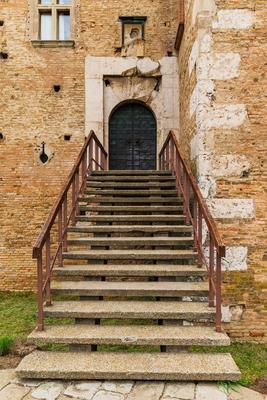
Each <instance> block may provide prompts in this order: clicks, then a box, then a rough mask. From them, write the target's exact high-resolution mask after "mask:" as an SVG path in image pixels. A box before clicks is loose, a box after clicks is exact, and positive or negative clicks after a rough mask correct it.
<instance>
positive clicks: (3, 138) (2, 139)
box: [0, 132, 5, 142]
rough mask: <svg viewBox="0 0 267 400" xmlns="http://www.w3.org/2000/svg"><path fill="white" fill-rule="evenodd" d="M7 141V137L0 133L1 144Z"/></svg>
mask: <svg viewBox="0 0 267 400" xmlns="http://www.w3.org/2000/svg"><path fill="white" fill-rule="evenodd" d="M4 140H5V136H4V135H3V133H2V132H0V142H3V141H4Z"/></svg>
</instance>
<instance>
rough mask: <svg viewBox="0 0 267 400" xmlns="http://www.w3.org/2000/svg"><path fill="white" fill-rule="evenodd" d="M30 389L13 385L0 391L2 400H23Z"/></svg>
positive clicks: (0, 399)
mask: <svg viewBox="0 0 267 400" xmlns="http://www.w3.org/2000/svg"><path fill="white" fill-rule="evenodd" d="M29 391H30V389H29V388H26V387H23V386H19V385H15V384H14V383H11V384H10V385H8V386H6V387H5V388H4V389H2V390H1V391H0V400H22V399H23V398H24V397H25V396H26V395H27V394H28V393H29Z"/></svg>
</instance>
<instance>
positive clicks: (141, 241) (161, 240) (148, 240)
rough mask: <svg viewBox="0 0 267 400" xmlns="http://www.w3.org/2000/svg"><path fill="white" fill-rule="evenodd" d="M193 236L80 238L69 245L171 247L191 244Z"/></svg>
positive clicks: (70, 241)
mask: <svg viewBox="0 0 267 400" xmlns="http://www.w3.org/2000/svg"><path fill="white" fill-rule="evenodd" d="M193 240H194V239H193V237H192V236H184V237H136V236H135V237H115V238H114V237H106V238H101V237H79V238H75V239H73V238H72V239H69V240H68V243H69V244H81V245H82V244H88V245H94V244H103V245H104V246H109V245H119V244H125V245H128V246H135V245H143V246H151V245H152V246H153V245H160V244H165V245H169V246H175V245H179V244H191V242H193Z"/></svg>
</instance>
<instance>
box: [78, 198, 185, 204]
mask: <svg viewBox="0 0 267 400" xmlns="http://www.w3.org/2000/svg"><path fill="white" fill-rule="evenodd" d="M79 201H80V202H82V203H112V204H118V203H119V204H128V203H137V204H139V203H142V204H144V203H145V204H146V203H148V204H151V203H164V204H168V203H174V204H177V205H178V204H182V202H183V201H182V199H181V198H178V197H147V198H146V197H100V196H91V197H80V199H79Z"/></svg>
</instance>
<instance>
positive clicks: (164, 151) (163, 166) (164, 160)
mask: <svg viewBox="0 0 267 400" xmlns="http://www.w3.org/2000/svg"><path fill="white" fill-rule="evenodd" d="M165 169H166V147H165V149H164V150H163V153H162V170H163V171H165Z"/></svg>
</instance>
